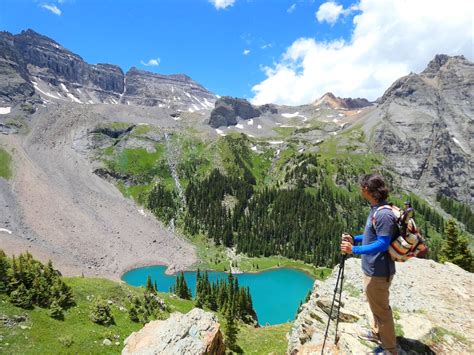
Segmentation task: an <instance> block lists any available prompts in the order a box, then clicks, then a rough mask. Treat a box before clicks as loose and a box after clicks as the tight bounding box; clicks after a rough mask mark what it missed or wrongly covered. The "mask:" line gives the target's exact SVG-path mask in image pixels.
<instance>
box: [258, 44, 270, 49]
mask: <svg viewBox="0 0 474 355" xmlns="http://www.w3.org/2000/svg"><path fill="white" fill-rule="evenodd" d="M260 48H261V49H268V48H272V44H271V43H265V44H264V45H263V46H261V47H260Z"/></svg>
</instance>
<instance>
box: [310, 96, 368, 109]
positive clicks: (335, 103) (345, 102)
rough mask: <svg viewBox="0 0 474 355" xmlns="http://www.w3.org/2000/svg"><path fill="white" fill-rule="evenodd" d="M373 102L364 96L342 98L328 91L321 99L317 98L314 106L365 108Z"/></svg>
mask: <svg viewBox="0 0 474 355" xmlns="http://www.w3.org/2000/svg"><path fill="white" fill-rule="evenodd" d="M371 105H372V104H371V103H370V102H369V101H368V100H367V99H363V98H356V99H353V98H350V97H347V98H342V97H336V96H335V95H334V94H333V93H332V92H327V93H325V94H324V95H323V96H321V97H320V98H319V99H317V100H316V101H315V102H314V103H313V106H326V107H329V108H332V109H334V110H338V109H344V110H352V109H356V108H363V107H367V106H371Z"/></svg>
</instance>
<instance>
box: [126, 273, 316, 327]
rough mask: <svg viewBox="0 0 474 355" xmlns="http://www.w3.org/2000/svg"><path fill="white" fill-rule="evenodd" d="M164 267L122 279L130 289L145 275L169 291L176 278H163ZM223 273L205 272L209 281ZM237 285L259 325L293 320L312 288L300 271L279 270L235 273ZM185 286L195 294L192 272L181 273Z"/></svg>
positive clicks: (161, 288) (139, 283)
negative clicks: (247, 291) (248, 298)
mask: <svg viewBox="0 0 474 355" xmlns="http://www.w3.org/2000/svg"><path fill="white" fill-rule="evenodd" d="M165 270H166V266H149V267H143V268H138V269H134V270H131V271H128V272H127V273H125V274H124V275H123V276H122V280H123V281H125V282H126V283H127V284H129V285H132V286H145V284H146V280H147V277H148V275H150V276H151V279H152V281H153V282H155V281H156V283H157V286H158V290H159V291H161V292H169V289H170V287H171V286H172V285H173V284H174V283H175V280H176V275H166V274H165ZM227 276H228V274H227V273H224V272H217V271H209V280H210V281H211V282H214V281H216V280H218V279H221V278H225V279H227ZM234 276H235V277H236V278H238V280H239V286H243V287H250V294H251V295H252V301H253V307H254V309H255V311H256V312H257V316H258V322H259V324H260V325H267V324H270V325H274V324H281V323H285V322H288V321H292V320H294V319H295V315H296V311H297V310H298V306H299V304H300V301H303V302H304V299H305V297H306V294H307V293H308V291H309V290H310V289H311V288H312V287H313V283H314V279H312V278H311V277H310V276H308V275H307V274H305V273H304V272H301V271H298V270H295V269H288V268H280V269H273V270H269V271H263V272H259V273H249V274H245V273H244V274H235V275H234ZM184 277H185V279H186V283H187V284H188V287H189V288H190V289H191V291H192V294H193V297H194V293H195V291H196V272H195V271H187V272H185V273H184Z"/></svg>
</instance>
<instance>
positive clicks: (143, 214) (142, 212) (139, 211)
mask: <svg viewBox="0 0 474 355" xmlns="http://www.w3.org/2000/svg"><path fill="white" fill-rule="evenodd" d="M138 213H140V214H141V215H142V216H146V213H145V210H144V209H143V208H140V209H139V210H138Z"/></svg>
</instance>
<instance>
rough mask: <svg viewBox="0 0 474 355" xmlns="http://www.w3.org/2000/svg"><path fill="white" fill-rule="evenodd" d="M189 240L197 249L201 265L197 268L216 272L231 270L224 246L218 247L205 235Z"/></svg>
mask: <svg viewBox="0 0 474 355" xmlns="http://www.w3.org/2000/svg"><path fill="white" fill-rule="evenodd" d="M189 238H190V239H189V240H190V241H191V242H192V243H193V244H194V245H195V246H196V249H197V254H198V258H199V264H197V265H195V267H196V268H199V269H201V270H215V271H227V270H229V268H230V262H229V259H228V257H227V254H226V250H225V247H223V246H222V245H221V246H216V245H215V244H214V243H213V242H212V241H211V240H209V239H208V238H207V237H205V236H203V235H196V236H193V237H189Z"/></svg>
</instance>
